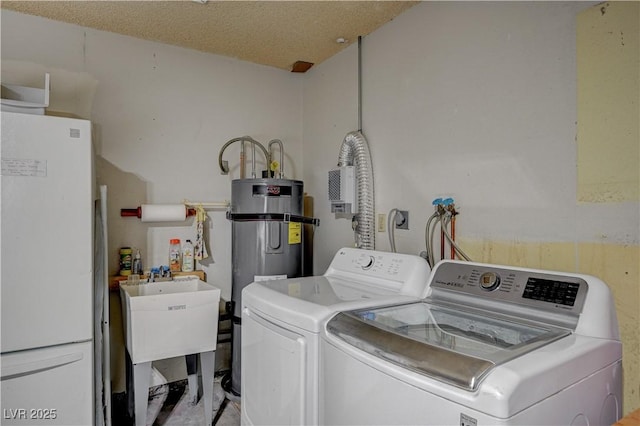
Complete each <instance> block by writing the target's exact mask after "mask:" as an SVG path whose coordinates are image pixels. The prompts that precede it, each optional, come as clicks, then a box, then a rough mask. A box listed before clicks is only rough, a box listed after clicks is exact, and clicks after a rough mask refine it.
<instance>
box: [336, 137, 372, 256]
mask: <svg viewBox="0 0 640 426" xmlns="http://www.w3.org/2000/svg"><path fill="white" fill-rule="evenodd" d="M344 166H355V170H356V180H357V182H358V200H357V203H358V213H357V214H356V216H355V221H356V224H355V225H356V227H355V235H356V246H357V247H359V248H361V249H365V250H374V249H375V219H374V205H375V204H374V199H373V169H372V166H371V154H370V152H369V144H368V143H367V140H366V139H365V137H364V135H363V134H362V133H361V132H359V131H353V132H349V133H347V135H346V136H345V137H344V140H343V141H342V146H341V147H340V154H339V156H338V167H344Z"/></svg>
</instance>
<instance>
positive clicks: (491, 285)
mask: <svg viewBox="0 0 640 426" xmlns="http://www.w3.org/2000/svg"><path fill="white" fill-rule="evenodd" d="M479 281H480V287H481V288H482V289H483V290H487V291H493V290H495V289H496V288H498V286H499V285H500V275H498V274H496V273H495V272H485V273H484V274H482V275H480V280H479Z"/></svg>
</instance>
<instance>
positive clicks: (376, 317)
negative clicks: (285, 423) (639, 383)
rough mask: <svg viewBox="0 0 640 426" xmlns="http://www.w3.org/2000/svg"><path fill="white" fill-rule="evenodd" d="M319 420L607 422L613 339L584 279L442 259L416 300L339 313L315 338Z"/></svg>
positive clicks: (617, 359) (616, 364)
mask: <svg viewBox="0 0 640 426" xmlns="http://www.w3.org/2000/svg"><path fill="white" fill-rule="evenodd" d="M321 359H322V364H321V370H322V375H321V377H322V382H321V396H322V398H321V400H322V401H323V405H322V406H321V417H320V421H321V422H322V423H323V424H349V425H356V424H360V425H362V424H366V425H374V424H385V425H394V424H395V425H397V424H412V425H417V424H420V425H461V426H462V425H464V426H480V425H611V424H613V423H615V422H616V421H617V420H618V419H619V418H620V416H621V413H622V407H621V401H622V362H621V361H622V345H621V343H620V339H619V334H618V324H617V320H616V314H615V309H614V304H613V300H612V297H611V293H610V291H609V288H608V287H607V286H606V285H605V284H604V283H603V282H602V281H600V280H598V279H597V278H594V277H590V276H585V275H576V274H565V273H555V272H549V271H539V270H532V269H523V268H512V267H502V266H494V265H484V264H478V263H466V262H464V263H463V262H457V261H443V262H441V263H439V264H438V265H436V267H435V268H434V269H433V272H432V274H431V278H430V280H429V288H428V297H426V299H424V300H423V301H420V302H412V303H405V304H398V305H395V306H385V307H380V308H364V309H356V310H349V311H345V312H341V313H338V314H336V315H335V316H334V317H333V318H331V319H330V320H329V321H328V322H327V324H326V330H325V333H323V337H322V342H321Z"/></svg>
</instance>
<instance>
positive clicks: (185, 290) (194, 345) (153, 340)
mask: <svg viewBox="0 0 640 426" xmlns="http://www.w3.org/2000/svg"><path fill="white" fill-rule="evenodd" d="M120 299H121V303H122V312H123V317H124V331H125V338H126V346H127V351H128V352H129V356H130V357H131V361H132V362H133V363H134V364H137V363H141V362H147V361H153V360H157V359H164V358H171V357H175V356H180V355H188V354H195V353H199V352H207V351H215V350H216V341H217V334H218V306H219V302H220V289H219V288H216V287H214V286H212V285H210V284H207V283H205V282H204V281H201V280H199V279H198V277H196V276H186V277H179V278H176V279H174V280H173V281H162V282H152V283H146V282H144V283H142V284H139V285H127V284H125V283H122V284H120Z"/></svg>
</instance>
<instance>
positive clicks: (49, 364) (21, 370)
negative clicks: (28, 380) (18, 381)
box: [0, 352, 83, 380]
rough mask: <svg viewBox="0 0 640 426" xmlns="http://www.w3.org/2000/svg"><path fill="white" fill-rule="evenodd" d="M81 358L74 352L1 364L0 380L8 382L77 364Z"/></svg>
mask: <svg viewBox="0 0 640 426" xmlns="http://www.w3.org/2000/svg"><path fill="white" fill-rule="evenodd" d="M82 358H83V355H82V352H75V353H70V354H65V355H61V356H55V357H50V358H43V359H39V360H37V361H30V362H25V363H21V364H13V365H6V364H7V363H6V362H3V363H2V367H1V373H0V380H9V379H14V378H17V377H23V376H29V375H31V374H36V373H39V372H41V371H45V370H51V369H53V368H58V367H62V366H64V365H67V364H71V363H74V362H78V361H80V360H81V359H82Z"/></svg>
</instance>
